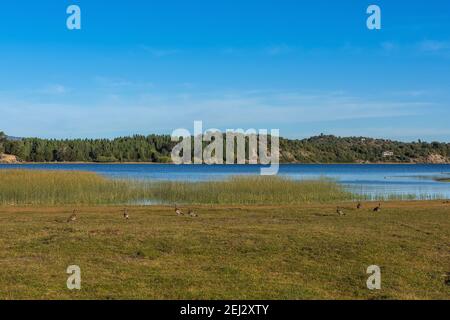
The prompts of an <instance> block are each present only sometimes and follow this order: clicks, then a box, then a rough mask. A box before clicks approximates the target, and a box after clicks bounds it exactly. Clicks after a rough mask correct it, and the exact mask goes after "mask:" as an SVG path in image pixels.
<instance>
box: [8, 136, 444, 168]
mask: <svg viewBox="0 0 450 320" xmlns="http://www.w3.org/2000/svg"><path fill="white" fill-rule="evenodd" d="M175 144H176V143H174V142H172V141H171V138H170V136H169V135H148V136H142V135H135V136H132V137H121V138H116V139H75V140H48V139H39V138H15V137H8V138H7V139H6V140H5V139H3V142H1V140H0V153H6V154H10V155H15V156H17V158H18V159H19V160H23V161H27V162H75V161H77V162H156V163H168V162H170V161H171V158H170V152H171V150H172V148H173V147H174V145H175ZM224 154H225V153H224ZM280 161H281V162H282V163H387V162H389V163H450V143H443V142H431V143H428V142H422V141H417V142H409V143H407V142H399V141H392V140H385V139H373V138H367V137H336V136H333V135H320V136H315V137H311V138H307V139H301V140H291V139H284V138H281V139H280Z"/></svg>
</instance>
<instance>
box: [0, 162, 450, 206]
mask: <svg viewBox="0 0 450 320" xmlns="http://www.w3.org/2000/svg"><path fill="white" fill-rule="evenodd" d="M12 168H20V169H34V170H81V171H91V172H96V173H98V174H101V175H103V176H106V177H110V178H120V179H150V180H159V181H160V180H177V181H206V180H223V179H227V178H228V177H230V176H237V175H258V174H259V172H260V166H258V165H215V166H208V165H180V166H177V165H165V164H18V165H2V164H0V169H12ZM279 175H280V176H286V177H290V178H292V179H299V180H311V179H322V178H330V179H334V180H336V181H337V182H338V183H340V184H342V185H344V186H345V187H346V188H347V189H348V190H350V191H352V192H355V193H360V194H367V195H369V196H372V197H377V196H385V195H388V194H395V195H403V196H405V195H414V196H416V197H419V198H422V199H424V198H427V199H433V198H441V199H450V183H447V182H439V181H436V179H439V178H450V165H438V164H436V165H390V164H380V165H378V164H372V165H352V164H343V165H333V164H330V165H328V164H285V165H280V171H279Z"/></svg>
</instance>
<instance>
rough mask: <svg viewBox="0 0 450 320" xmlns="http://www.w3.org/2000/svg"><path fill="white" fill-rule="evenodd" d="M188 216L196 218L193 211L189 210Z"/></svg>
mask: <svg viewBox="0 0 450 320" xmlns="http://www.w3.org/2000/svg"><path fill="white" fill-rule="evenodd" d="M188 214H189V215H190V216H191V217H197V214H196V213H195V212H194V211H193V210H191V209H189V211H188Z"/></svg>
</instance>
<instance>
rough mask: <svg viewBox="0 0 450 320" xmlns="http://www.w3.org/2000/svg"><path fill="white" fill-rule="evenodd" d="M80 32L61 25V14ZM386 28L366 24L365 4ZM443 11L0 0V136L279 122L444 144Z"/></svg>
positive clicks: (448, 79)
mask: <svg viewBox="0 0 450 320" xmlns="http://www.w3.org/2000/svg"><path fill="white" fill-rule="evenodd" d="M71 4H77V5H79V6H80V7H81V10H82V30H77V31H69V30H68V29H67V28H66V18H67V16H68V15H67V14H66V8H67V7H68V6H69V5H71ZM370 4H377V5H379V6H380V7H381V10H382V29H381V30H379V31H370V30H368V29H367V28H366V19H367V17H368V15H367V14H366V8H367V7H368V5H370ZM449 88H450V3H449V2H448V1H441V0H428V1H379V0H373V1H363V0H343V1H324V0H316V1H299V0H292V1H283V0H270V1H269V0H267V1H264V0H259V1H249V0H240V1H235V0H226V1H225V0H214V1H212V0H205V1H185V0H177V1H175V0H164V1H139V0H134V1H133V0H130V1H103V0H85V1H80V0H79V1H75V0H72V1H62V0H60V1H54V0H40V1H23V0H18V1H8V2H6V1H3V2H2V3H1V5H0V130H3V131H5V132H7V133H8V134H10V135H14V136H39V137H48V138H66V137H67V138H72V137H80V138H84V137H108V138H109V137H116V136H122V135H129V134H135V133H139V134H148V133H171V132H172V130H174V129H176V128H188V129H192V127H193V121H194V120H202V121H203V122H204V127H205V128H219V129H222V130H225V129H231V128H244V129H248V128H256V129H260V128H267V129H273V128H279V129H280V134H281V135H282V136H285V137H290V138H302V137H307V136H311V135H316V134H320V133H326V134H335V135H341V136H351V135H356V136H373V137H382V138H391V139H399V140H406V141H410V140H417V139H422V140H428V141H431V140H440V141H446V142H449V141H450V126H449V123H450V121H449V119H450V92H449Z"/></svg>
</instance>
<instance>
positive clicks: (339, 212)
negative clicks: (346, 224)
mask: <svg viewBox="0 0 450 320" xmlns="http://www.w3.org/2000/svg"><path fill="white" fill-rule="evenodd" d="M356 209H358V210H359V209H362V203H361V202H358V204H357V205H356ZM372 211H373V212H381V203H378V206H376V207H375V208H373V210H372ZM336 213H337V214H338V215H339V216H345V212H344V210H343V209H342V208H341V207H337V208H336Z"/></svg>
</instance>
